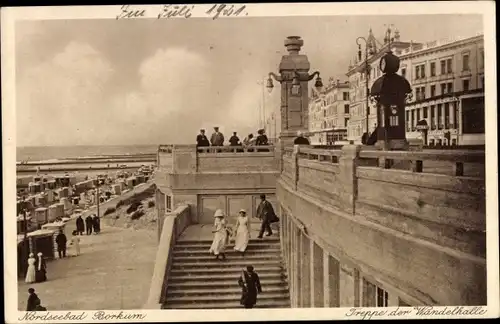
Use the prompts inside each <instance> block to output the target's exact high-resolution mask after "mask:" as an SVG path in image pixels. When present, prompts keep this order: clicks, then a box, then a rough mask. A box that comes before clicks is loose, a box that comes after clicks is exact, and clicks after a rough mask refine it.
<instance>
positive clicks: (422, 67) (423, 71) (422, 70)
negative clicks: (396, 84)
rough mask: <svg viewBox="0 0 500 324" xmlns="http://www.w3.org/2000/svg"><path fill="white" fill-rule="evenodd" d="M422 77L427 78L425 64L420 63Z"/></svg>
mask: <svg viewBox="0 0 500 324" xmlns="http://www.w3.org/2000/svg"><path fill="white" fill-rule="evenodd" d="M420 77H421V78H422V79H423V78H425V64H422V65H420Z"/></svg>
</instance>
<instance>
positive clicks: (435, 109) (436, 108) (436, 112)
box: [432, 105, 440, 127]
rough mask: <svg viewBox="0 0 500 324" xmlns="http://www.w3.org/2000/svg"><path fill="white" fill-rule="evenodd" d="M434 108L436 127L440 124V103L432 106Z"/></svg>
mask: <svg viewBox="0 0 500 324" xmlns="http://www.w3.org/2000/svg"><path fill="white" fill-rule="evenodd" d="M432 109H434V124H435V125H436V127H437V126H438V125H439V122H440V121H439V119H438V105H434V106H432Z"/></svg>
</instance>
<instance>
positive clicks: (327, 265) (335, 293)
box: [323, 251, 340, 307]
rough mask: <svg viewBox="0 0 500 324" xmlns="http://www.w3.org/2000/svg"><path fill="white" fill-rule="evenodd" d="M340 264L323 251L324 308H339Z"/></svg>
mask: <svg viewBox="0 0 500 324" xmlns="http://www.w3.org/2000/svg"><path fill="white" fill-rule="evenodd" d="M339 269H340V268H339V262H338V261H337V260H336V259H334V258H333V257H332V256H331V255H329V254H328V253H327V252H326V251H323V287H324V292H323V307H339V306H340V305H339V287H340V286H339V280H340V279H339Z"/></svg>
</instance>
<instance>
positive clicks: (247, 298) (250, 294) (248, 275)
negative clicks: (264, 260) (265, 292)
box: [238, 265, 262, 308]
mask: <svg viewBox="0 0 500 324" xmlns="http://www.w3.org/2000/svg"><path fill="white" fill-rule="evenodd" d="M238 285H239V286H240V287H241V300H240V304H241V305H243V306H244V307H245V308H253V307H254V306H255V304H256V303H257V294H260V293H262V287H261V286H260V279H259V275H258V274H257V273H256V272H255V271H254V270H253V266H251V265H250V266H248V267H247V270H246V271H245V270H243V271H242V274H241V276H240V279H238Z"/></svg>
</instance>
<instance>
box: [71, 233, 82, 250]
mask: <svg viewBox="0 0 500 324" xmlns="http://www.w3.org/2000/svg"><path fill="white" fill-rule="evenodd" d="M71 244H72V245H73V247H74V248H75V256H78V255H80V238H79V237H78V233H77V232H76V231H73V235H72V236H71Z"/></svg>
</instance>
